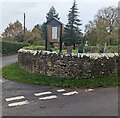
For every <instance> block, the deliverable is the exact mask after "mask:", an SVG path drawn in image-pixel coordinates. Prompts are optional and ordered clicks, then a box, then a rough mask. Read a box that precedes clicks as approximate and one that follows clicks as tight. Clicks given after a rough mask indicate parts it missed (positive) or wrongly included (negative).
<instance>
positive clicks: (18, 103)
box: [8, 100, 29, 107]
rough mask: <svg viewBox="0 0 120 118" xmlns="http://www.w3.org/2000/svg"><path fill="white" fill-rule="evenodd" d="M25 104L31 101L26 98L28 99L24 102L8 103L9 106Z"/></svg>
mask: <svg viewBox="0 0 120 118" xmlns="http://www.w3.org/2000/svg"><path fill="white" fill-rule="evenodd" d="M25 104H29V102H28V101H27V100H26V101H22V102H16V103H11V104H8V106H9V107H15V106H21V105H25Z"/></svg>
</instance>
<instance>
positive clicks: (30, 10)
mask: <svg viewBox="0 0 120 118" xmlns="http://www.w3.org/2000/svg"><path fill="white" fill-rule="evenodd" d="M118 2H119V0H76V3H77V8H78V11H79V12H80V13H79V16H80V17H79V18H80V20H81V23H82V26H81V29H82V31H83V32H84V27H85V25H86V24H87V23H88V22H89V21H91V20H93V19H94V17H95V15H96V14H97V12H98V10H99V9H102V8H105V7H109V6H112V7H118ZM72 5H73V0H28V1H27V0H9V2H8V0H0V9H1V10H0V12H1V13H0V14H1V15H0V19H1V20H0V24H2V25H1V26H0V34H1V33H2V32H3V31H4V29H5V28H6V27H7V26H8V25H9V23H10V22H12V23H13V22H15V21H16V20H19V21H20V22H21V23H22V24H23V14H24V13H25V14H26V27H27V29H28V30H31V29H32V28H33V27H34V26H35V25H36V24H42V23H43V22H45V21H46V14H47V13H48V12H49V9H50V8H51V7H52V6H54V7H55V9H56V11H57V13H59V17H60V21H61V22H62V23H63V24H66V23H67V15H68V13H69V10H70V8H71V7H72Z"/></svg>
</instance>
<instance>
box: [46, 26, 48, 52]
mask: <svg viewBox="0 0 120 118" xmlns="http://www.w3.org/2000/svg"><path fill="white" fill-rule="evenodd" d="M47 35H48V34H47V25H45V50H47V43H48V39H47Z"/></svg>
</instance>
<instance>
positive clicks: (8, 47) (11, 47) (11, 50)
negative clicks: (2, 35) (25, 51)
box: [0, 41, 27, 55]
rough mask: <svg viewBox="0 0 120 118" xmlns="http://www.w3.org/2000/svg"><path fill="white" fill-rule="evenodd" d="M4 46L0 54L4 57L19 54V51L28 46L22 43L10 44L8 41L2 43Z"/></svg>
mask: <svg viewBox="0 0 120 118" xmlns="http://www.w3.org/2000/svg"><path fill="white" fill-rule="evenodd" d="M0 43H1V44H2V48H1V49H0V53H2V54H3V55H8V54H15V53H17V52H18V50H19V49H20V48H22V47H24V46H26V45H27V44H25V43H20V42H8V41H0Z"/></svg>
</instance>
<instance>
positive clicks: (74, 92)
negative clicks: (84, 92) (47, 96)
mask: <svg viewBox="0 0 120 118" xmlns="http://www.w3.org/2000/svg"><path fill="white" fill-rule="evenodd" d="M74 94H78V92H77V91H72V92H67V93H63V95H64V96H69V95H74Z"/></svg>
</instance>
